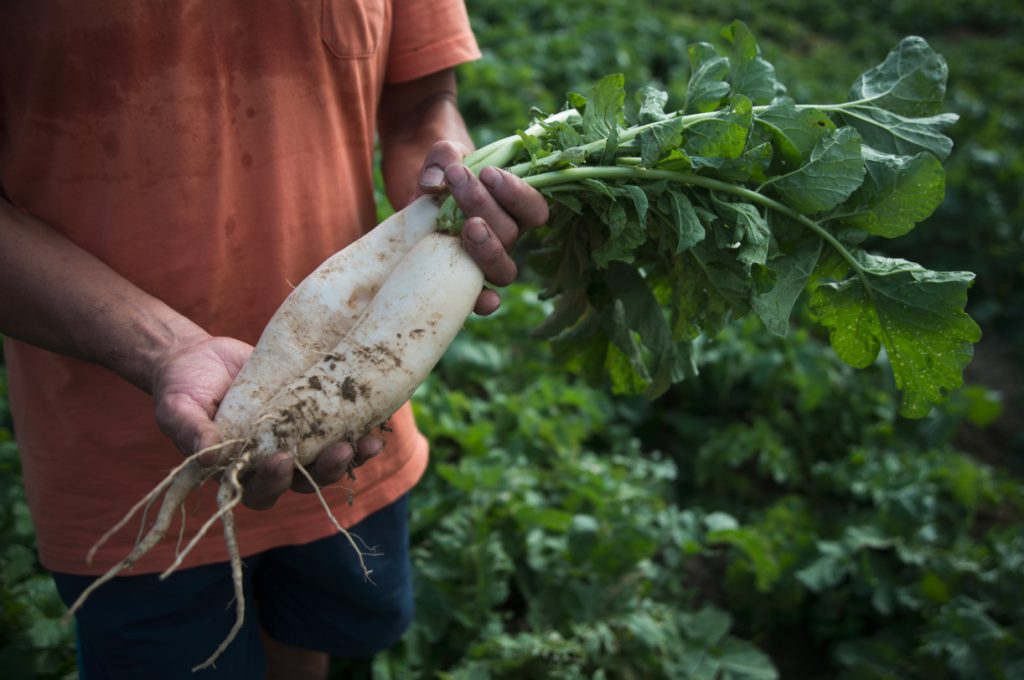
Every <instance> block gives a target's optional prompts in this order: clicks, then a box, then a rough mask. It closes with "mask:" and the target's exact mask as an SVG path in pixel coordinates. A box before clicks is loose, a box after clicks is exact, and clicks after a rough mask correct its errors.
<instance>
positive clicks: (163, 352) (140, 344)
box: [83, 303, 209, 394]
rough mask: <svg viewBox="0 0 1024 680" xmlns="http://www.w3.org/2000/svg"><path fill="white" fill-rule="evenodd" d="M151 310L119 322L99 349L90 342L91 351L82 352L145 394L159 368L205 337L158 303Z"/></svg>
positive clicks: (156, 380)
mask: <svg viewBox="0 0 1024 680" xmlns="http://www.w3.org/2000/svg"><path fill="white" fill-rule="evenodd" d="M155 307H156V309H151V310H148V313H147V314H140V315H138V316H134V317H131V318H129V319H123V320H122V323H121V324H119V325H120V327H119V328H116V329H114V330H115V332H114V333H112V334H111V335H110V336H108V337H107V338H106V339H105V340H101V342H102V345H101V346H99V347H96V345H95V343H93V345H94V349H93V351H86V352H83V353H84V354H91V355H92V356H93V357H94V360H95V361H96V363H98V364H100V365H102V366H104V367H105V368H107V369H109V370H111V371H113V372H115V373H117V374H118V375H120V376H121V377H122V378H124V379H125V380H127V381H128V382H130V383H131V384H133V385H135V386H136V387H138V388H139V389H141V390H143V391H144V392H146V393H147V394H153V393H154V390H155V388H156V385H157V384H158V383H159V374H160V371H161V370H162V369H161V367H162V366H163V365H165V364H166V363H167V360H168V359H169V358H170V357H172V356H174V355H175V354H177V353H179V352H180V351H181V350H183V349H184V348H186V347H189V346H191V345H194V344H196V343H198V342H200V341H202V340H204V339H206V338H208V337H209V334H208V333H206V331H204V330H203V329H202V328H200V327H199V326H197V325H196V324H194V323H193V322H192V321H190V320H188V319H187V318H185V317H183V316H181V315H178V314H177V313H175V312H173V311H172V310H170V309H162V308H161V307H162V304H161V303H157V304H156V305H155Z"/></svg>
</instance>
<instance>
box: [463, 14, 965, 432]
mask: <svg viewBox="0 0 1024 680" xmlns="http://www.w3.org/2000/svg"><path fill="white" fill-rule="evenodd" d="M722 39H723V41H724V43H725V47H724V48H723V49H721V50H719V49H716V48H715V47H714V46H713V45H710V44H707V43H699V44H698V45H697V49H695V50H691V51H690V56H691V61H692V66H693V69H694V70H693V73H692V74H691V77H690V82H689V85H688V86H687V88H686V97H685V103H684V104H683V105H682V106H681V107H680V108H678V109H677V110H674V111H666V110H665V108H664V107H665V105H666V103H667V102H668V101H669V94H668V93H667V92H664V91H660V90H658V89H656V88H654V87H653V86H650V85H648V86H646V87H644V88H642V89H641V90H639V91H638V92H637V93H636V97H635V99H636V106H635V107H627V96H626V90H625V79H624V77H623V76H622V75H621V74H618V75H612V76H605V77H604V78H602V79H600V80H599V81H598V82H597V83H596V84H595V85H594V86H593V87H591V88H590V89H589V90H588V91H587V93H586V95H583V94H579V93H570V94H569V96H568V100H567V104H566V108H565V110H563V112H562V113H560V114H557V115H555V116H550V117H546V118H538V120H537V122H536V123H535V124H534V125H532V126H531V127H529V128H528V129H527V130H526V131H524V132H520V133H519V134H517V135H513V136H510V137H508V138H506V139H503V140H499V141H497V142H494V143H492V144H489V145H487V146H485V147H483V148H482V149H480V150H479V151H477V152H475V153H474V154H472V155H471V156H470V157H469V158H468V159H467V163H469V164H470V166H471V167H481V166H483V165H488V164H497V165H502V166H506V167H508V168H509V169H510V171H511V172H513V173H515V174H517V175H519V176H521V177H524V178H525V179H526V181H527V182H528V183H530V184H531V185H533V186H535V187H537V188H539V189H541V191H543V192H544V193H545V194H546V195H547V196H548V197H549V200H550V201H551V202H552V203H553V205H555V207H556V208H558V209H560V210H559V211H558V212H556V214H555V217H554V218H553V219H552V220H551V222H550V224H549V225H548V226H547V227H546V228H545V230H544V234H545V236H544V237H543V240H542V242H541V247H540V248H539V249H536V250H535V251H534V255H535V257H534V259H533V262H534V265H535V266H534V269H535V271H536V272H537V274H538V275H539V276H540V278H541V279H542V280H543V281H544V282H545V285H546V288H545V293H544V294H545V296H547V297H556V298H560V299H559V300H558V304H557V306H556V308H555V310H554V311H553V313H552V316H551V317H550V318H549V319H548V321H547V322H546V323H545V324H544V326H543V327H542V332H541V335H542V337H546V338H548V339H551V340H552V341H553V342H554V343H555V345H556V346H557V347H558V350H559V354H561V355H564V356H566V357H568V358H569V359H570V360H571V361H572V364H571V365H573V366H574V367H575V368H576V369H577V370H578V371H580V372H581V373H583V374H584V375H585V376H586V377H587V378H588V379H589V380H591V382H594V383H595V384H600V382H604V381H605V379H606V377H607V382H608V383H609V384H610V386H611V388H612V389H613V391H615V392H617V393H641V392H643V393H646V394H647V395H648V396H658V395H659V394H661V393H662V392H663V391H664V390H665V389H667V388H668V387H669V385H671V384H673V383H675V382H678V381H680V380H682V379H684V378H686V377H687V376H689V375H692V374H693V361H692V358H693V350H692V347H691V341H692V340H693V339H694V338H696V337H699V336H700V335H701V334H704V333H714V332H716V331H717V330H718V329H719V328H721V326H722V324H723V323H725V322H726V321H727V320H728V319H729V318H730V317H740V316H742V315H744V314H746V313H747V312H749V311H754V312H755V313H756V314H758V315H759V316H760V318H761V319H762V321H763V322H764V323H765V325H766V326H767V327H768V328H769V329H770V330H773V331H775V332H781V333H784V332H786V330H787V328H788V322H789V316H790V312H791V310H792V307H793V305H794V304H795V302H796V301H797V298H798V297H799V296H800V294H801V293H802V292H803V290H804V289H805V288H806V287H814V288H815V289H816V291H815V295H814V302H813V306H814V309H815V311H816V316H817V318H818V320H819V321H820V322H821V323H823V324H824V325H825V326H827V327H828V329H829V331H830V334H831V338H832V343H833V345H834V346H835V348H836V351H837V354H838V355H839V356H840V357H841V358H843V359H844V360H846V361H847V362H849V363H850V364H851V365H853V366H857V367H864V366H867V365H870V364H871V363H872V362H873V361H874V360H875V358H876V357H877V355H878V353H879V351H880V350H881V349H882V347H884V348H885V350H886V352H887V353H888V355H889V358H890V361H891V365H892V368H893V370H894V372H895V376H896V384H897V386H898V387H899V388H900V389H901V390H902V391H903V392H904V399H903V404H902V412H903V414H904V415H905V416H908V417H922V416H924V415H925V414H927V412H928V410H929V409H930V408H931V407H932V405H933V404H935V403H938V402H940V401H942V400H944V399H945V398H946V396H947V394H948V392H949V391H951V390H953V389H956V388H957V387H959V386H960V384H961V382H962V378H961V374H962V372H963V369H964V366H965V365H966V364H967V363H968V362H969V360H970V358H971V356H972V352H973V343H975V342H977V341H978V339H979V337H980V330H979V328H978V326H977V325H976V324H975V323H974V321H973V320H971V318H970V317H969V316H967V315H966V314H965V313H964V307H965V305H966V302H967V299H966V290H967V288H968V287H969V286H970V284H971V282H972V281H973V279H974V276H973V274H971V273H968V272H945V273H938V272H932V271H930V270H927V269H926V268H924V267H921V266H920V265H917V264H914V263H911V262H908V261H904V260H901V259H894V258H886V257H881V256H878V255H871V254H867V253H865V252H864V251H861V250H860V249H859V247H858V245H857V244H859V243H861V242H862V241H864V239H865V238H866V237H867V236H868V235H870V234H874V235H883V236H886V237H888V238H893V237H896V236H899V235H901V234H904V233H906V232H907V231H909V230H910V229H912V228H913V227H914V224H915V221H917V220H921V219H924V218H926V217H927V216H928V215H930V214H931V213H932V212H933V211H934V210H935V208H936V207H937V206H938V205H939V203H940V202H941V200H942V195H943V187H944V181H943V180H944V176H943V173H942V168H941V164H940V162H939V160H940V159H942V158H946V157H947V156H948V155H949V151H950V149H951V147H952V141H951V140H950V139H949V138H948V137H947V136H946V135H945V130H946V128H947V127H949V126H950V125H951V124H952V123H954V122H955V121H956V116H955V115H953V114H949V113H943V112H942V110H941V109H942V103H943V99H944V97H945V91H946V76H947V71H948V69H947V66H946V62H945V61H944V60H943V58H942V57H941V56H940V55H938V54H937V53H935V52H934V51H933V50H932V49H931V48H930V47H929V45H928V43H927V42H926V41H925V40H923V39H921V38H918V37H909V38H905V39H903V40H902V41H900V43H899V44H898V45H897V46H896V47H895V48H894V49H893V50H891V51H890V52H889V54H888V56H887V57H886V58H885V60H884V61H883V62H881V63H880V64H878V65H877V66H875V67H873V68H871V69H869V70H867V71H865V72H864V73H862V74H861V75H860V76H859V77H858V78H857V79H856V80H855V81H854V83H853V86H852V87H851V88H850V92H849V95H848V98H847V100H846V101H845V102H839V103H818V104H794V103H793V102H792V101H791V100H789V99H784V98H783V99H780V98H779V97H780V95H782V94H783V93H784V92H785V90H786V88H785V87H784V86H783V85H782V84H781V83H780V82H779V81H778V80H777V78H776V76H775V69H774V67H773V66H772V65H771V64H770V63H769V62H768V61H767V60H765V59H764V58H763V57H762V56H761V50H760V47H759V46H758V44H757V42H756V41H755V39H754V37H753V35H752V34H751V33H750V32H749V31H748V30H747V28H746V26H745V25H744V24H742V23H740V22H734V23H732V24H730V25H729V26H728V27H726V29H725V30H724V31H723V32H722ZM694 107H695V108H697V109H699V112H698V113H690V114H688V113H687V110H689V109H690V108H694ZM762 115H765V116H766V118H765V119H764V120H762V118H761V117H762ZM823 251H824V252H823ZM837 261H839V262H841V264H842V267H837V266H836V262H837ZM755 284H756V285H755ZM659 290H662V291H669V293H667V294H666V293H662V295H661V296H660V298H659V295H658V292H659ZM659 303H661V304H659ZM706 310H710V311H711V312H712V313H710V314H709V313H707V311H706Z"/></svg>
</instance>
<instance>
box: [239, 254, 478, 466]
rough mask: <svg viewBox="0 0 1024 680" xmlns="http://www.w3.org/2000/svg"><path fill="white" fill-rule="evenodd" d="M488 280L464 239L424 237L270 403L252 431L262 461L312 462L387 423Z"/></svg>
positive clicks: (444, 346)
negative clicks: (346, 327)
mask: <svg viewBox="0 0 1024 680" xmlns="http://www.w3.org/2000/svg"><path fill="white" fill-rule="evenodd" d="M482 286H483V274H482V273H481V271H480V268H479V267H477V265H476V263H475V262H474V261H473V259H472V258H471V257H470V256H469V255H468V254H467V253H466V251H465V250H464V249H463V248H462V244H461V243H460V242H459V240H458V238H456V237H454V236H449V235H445V234H431V235H429V236H427V237H425V238H424V239H422V240H421V241H420V242H419V243H417V244H416V245H415V246H414V247H413V248H412V250H410V251H409V253H408V254H407V255H406V256H405V257H404V258H403V259H402V260H401V262H399V264H398V266H397V267H396V268H395V271H394V272H393V273H392V275H391V276H390V277H388V279H387V280H386V281H385V282H384V285H383V286H382V287H381V288H380V291H379V292H378V293H377V295H376V296H375V297H374V298H373V300H371V301H370V304H369V305H368V306H367V307H366V309H365V311H364V312H363V315H362V316H361V317H360V318H359V320H358V321H357V322H356V324H355V326H354V327H353V328H352V330H350V331H349V332H348V334H346V335H345V337H343V338H342V339H341V341H340V343H338V345H337V346H335V347H334V348H333V349H331V351H329V352H327V353H325V354H324V355H323V356H322V358H320V360H319V361H317V362H316V363H315V364H314V365H313V366H312V367H311V368H309V369H308V370H307V371H306V372H305V373H303V374H302V375H301V376H300V377H299V378H297V379H296V380H294V381H292V382H291V383H290V384H288V385H287V386H285V388H284V389H283V390H281V392H280V393H279V394H278V395H277V396H276V397H274V398H273V399H271V400H270V401H269V402H268V403H267V404H266V406H265V407H264V411H265V412H266V413H264V414H262V415H260V416H259V417H257V419H256V427H255V429H254V430H253V431H252V432H250V436H249V440H250V441H251V442H252V444H253V447H252V451H253V458H254V459H258V458H260V457H264V456H270V455H273V454H275V453H277V452H278V451H289V452H291V453H292V455H294V456H295V459H296V461H298V462H299V463H300V464H303V465H305V464H308V463H309V462H311V461H312V460H313V459H314V458H316V456H317V454H319V453H320V451H322V450H323V449H324V447H326V446H327V445H329V444H332V443H334V442H338V441H355V440H357V439H359V438H360V437H362V436H363V435H365V434H367V433H368V432H369V431H370V430H372V429H373V428H375V427H377V426H378V425H380V424H381V423H383V422H384V421H385V420H387V418H388V417H390V416H391V414H392V413H394V412H395V411H396V410H398V407H399V406H401V405H402V404H403V403H405V402H406V401H407V400H408V399H409V397H411V396H412V394H413V392H414V391H415V390H416V388H417V387H418V386H419V385H420V383H422V382H423V381H424V380H425V379H426V377H427V375H428V374H429V373H430V371H431V370H432V369H433V368H434V366H435V365H436V364H437V362H438V361H439V360H440V359H441V356H442V355H443V354H444V351H445V349H447V348H448V345H449V344H451V342H452V340H454V339H455V336H456V335H457V334H458V332H459V330H461V329H462V326H463V324H464V322H465V320H466V317H467V316H469V314H470V312H472V311H473V306H474V304H475V303H476V299H477V296H478V295H479V294H480V289H481V287H482Z"/></svg>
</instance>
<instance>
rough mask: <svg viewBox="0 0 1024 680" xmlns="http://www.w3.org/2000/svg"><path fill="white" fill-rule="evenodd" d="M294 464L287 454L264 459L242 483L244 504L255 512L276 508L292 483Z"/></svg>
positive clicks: (278, 454) (277, 454)
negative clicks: (280, 497)
mask: <svg viewBox="0 0 1024 680" xmlns="http://www.w3.org/2000/svg"><path fill="white" fill-rule="evenodd" d="M293 466H294V462H293V460H292V457H291V456H290V455H288V454H287V453H284V452H281V453H275V454H274V455H273V456H271V457H269V458H266V459H264V460H263V461H261V462H260V463H259V465H257V466H256V467H255V469H254V470H253V471H252V472H251V473H250V474H249V475H248V476H247V477H246V478H245V480H243V482H242V503H244V504H245V505H246V507H249V508H252V509H253V510H266V509H268V508H271V507H273V506H274V503H276V502H277V499H278V497H279V496H280V495H281V494H283V493H284V492H285V491H287V490H288V487H289V486H291V483H292V474H293Z"/></svg>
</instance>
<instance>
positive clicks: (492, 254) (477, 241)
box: [462, 217, 517, 286]
mask: <svg viewBox="0 0 1024 680" xmlns="http://www.w3.org/2000/svg"><path fill="white" fill-rule="evenodd" d="M462 245H463V246H464V247H465V249H466V252H468V253H469V254H470V256H472V258H473V259H474V260H475V261H476V263H477V265H478V266H479V267H480V271H482V272H483V273H484V277H485V278H486V279H487V280H488V281H490V282H491V283H493V284H494V285H496V286H507V285H508V284H510V283H512V282H513V281H515V279H516V274H517V268H516V263H515V261H514V260H513V259H512V256H511V255H509V252H508V250H506V249H505V246H504V244H502V242H501V240H500V239H499V238H498V236H497V234H495V233H494V230H493V229H492V228H491V226H490V224H488V223H487V222H485V221H483V220H482V219H480V218H479V217H471V218H470V219H468V220H466V224H465V225H464V226H463V228H462Z"/></svg>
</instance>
